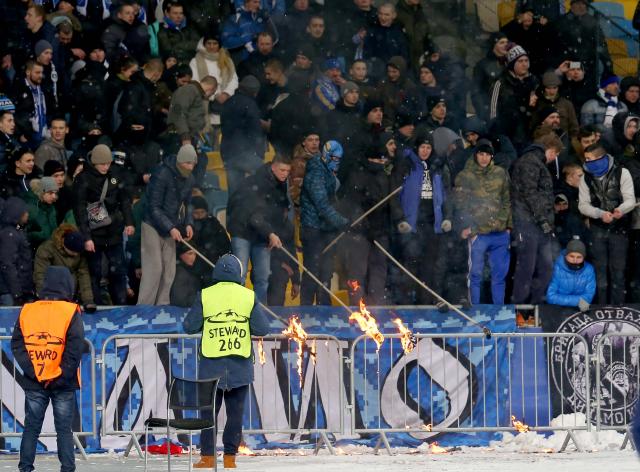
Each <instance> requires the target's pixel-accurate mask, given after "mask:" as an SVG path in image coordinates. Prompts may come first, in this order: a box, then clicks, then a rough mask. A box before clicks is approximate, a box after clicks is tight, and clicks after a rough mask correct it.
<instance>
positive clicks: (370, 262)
mask: <svg viewBox="0 0 640 472" xmlns="http://www.w3.org/2000/svg"><path fill="white" fill-rule="evenodd" d="M344 239H345V241H344V245H345V248H346V259H347V280H348V283H347V284H348V285H349V303H350V304H351V305H353V306H358V303H359V302H360V299H361V298H364V300H365V302H366V304H367V305H374V306H375V305H378V306H382V305H386V304H387V297H386V293H385V287H386V284H387V256H385V255H384V254H383V253H382V252H381V251H380V250H379V249H378V248H377V247H376V246H375V245H374V244H373V242H372V241H369V240H368V239H367V238H366V237H365V236H363V235H361V234H348V235H347V236H345V238H344ZM377 241H378V242H379V243H380V244H382V246H383V247H384V248H385V249H387V250H389V238H388V237H387V236H381V237H380V238H378V239H377ZM354 282H357V287H358V288H357V289H356V288H355V287H356V285H354Z"/></svg>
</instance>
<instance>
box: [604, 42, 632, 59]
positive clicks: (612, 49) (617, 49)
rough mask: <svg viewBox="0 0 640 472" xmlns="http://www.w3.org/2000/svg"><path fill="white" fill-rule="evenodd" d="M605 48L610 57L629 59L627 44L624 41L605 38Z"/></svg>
mask: <svg viewBox="0 0 640 472" xmlns="http://www.w3.org/2000/svg"><path fill="white" fill-rule="evenodd" d="M607 48H608V49H609V54H611V55H612V56H622V57H629V51H627V43H626V42H625V41H624V39H618V38H607Z"/></svg>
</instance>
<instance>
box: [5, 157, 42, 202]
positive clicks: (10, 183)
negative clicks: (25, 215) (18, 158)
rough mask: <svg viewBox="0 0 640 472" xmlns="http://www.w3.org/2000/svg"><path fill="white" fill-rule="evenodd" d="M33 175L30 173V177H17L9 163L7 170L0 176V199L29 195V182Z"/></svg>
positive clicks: (13, 167) (11, 164)
mask: <svg viewBox="0 0 640 472" xmlns="http://www.w3.org/2000/svg"><path fill="white" fill-rule="evenodd" d="M34 170H35V167H34ZM33 174H34V173H33V172H32V173H31V175H17V174H16V173H15V166H14V165H13V163H10V164H9V166H8V167H7V169H6V170H5V171H4V172H3V173H2V174H0V198H4V199H7V198H9V197H23V196H24V194H26V193H29V192H30V191H31V187H29V182H30V181H31V179H32V178H33V177H34V176H33Z"/></svg>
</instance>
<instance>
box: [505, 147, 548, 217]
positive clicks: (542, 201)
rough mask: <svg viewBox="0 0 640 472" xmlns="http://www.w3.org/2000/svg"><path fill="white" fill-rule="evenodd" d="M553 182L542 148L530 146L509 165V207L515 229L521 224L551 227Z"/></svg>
mask: <svg viewBox="0 0 640 472" xmlns="http://www.w3.org/2000/svg"><path fill="white" fill-rule="evenodd" d="M553 200H554V198H553V179H552V178H551V173H550V172H549V169H548V168H547V165H546V157H545V152H544V148H543V147H542V146H540V145H538V144H533V145H531V146H529V147H527V148H526V149H525V150H524V153H523V154H522V155H521V156H520V157H519V158H518V159H516V161H515V162H514V163H513V165H512V166H511V207H512V211H513V220H514V223H515V226H516V227H517V226H518V225H519V224H521V223H530V224H534V225H537V226H542V225H543V224H544V223H548V224H549V225H552V224H553V221H554V214H553Z"/></svg>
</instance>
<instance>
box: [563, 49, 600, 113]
mask: <svg viewBox="0 0 640 472" xmlns="http://www.w3.org/2000/svg"><path fill="white" fill-rule="evenodd" d="M556 71H557V72H558V73H560V74H562V75H563V80H562V86H561V87H560V95H562V96H563V97H564V98H566V99H567V100H569V101H570V102H571V103H573V108H574V109H575V110H576V114H577V113H579V111H580V110H582V106H583V105H584V104H585V103H586V102H588V101H589V100H591V99H592V98H593V95H594V94H595V93H596V91H597V88H598V87H597V86H596V85H594V84H591V83H589V82H587V80H586V79H585V73H584V68H583V65H582V63H581V62H577V61H563V62H562V63H561V64H560V66H559V67H558V69H556Z"/></svg>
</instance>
